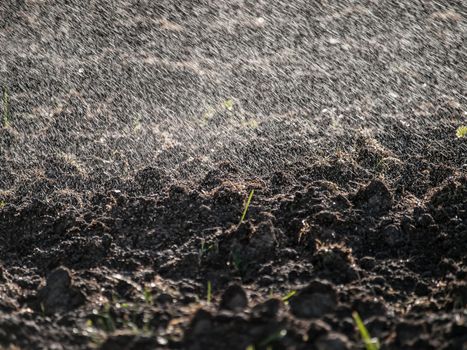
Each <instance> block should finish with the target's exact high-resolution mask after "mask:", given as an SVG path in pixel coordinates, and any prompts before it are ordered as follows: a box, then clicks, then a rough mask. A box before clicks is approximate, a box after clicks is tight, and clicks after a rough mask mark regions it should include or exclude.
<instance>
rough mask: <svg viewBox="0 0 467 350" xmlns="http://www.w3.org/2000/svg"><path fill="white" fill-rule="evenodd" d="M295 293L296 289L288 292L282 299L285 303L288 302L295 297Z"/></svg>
mask: <svg viewBox="0 0 467 350" xmlns="http://www.w3.org/2000/svg"><path fill="white" fill-rule="evenodd" d="M295 294H297V291H296V290H293V291H291V292H289V293H287V294H286V295H285V296H283V297H282V301H283V302H284V303H287V302H288V301H289V300H290V299H291V298H293V297H294V295H295Z"/></svg>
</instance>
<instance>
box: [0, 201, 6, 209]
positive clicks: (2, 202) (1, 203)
mask: <svg viewBox="0 0 467 350" xmlns="http://www.w3.org/2000/svg"><path fill="white" fill-rule="evenodd" d="M5 205H6V203H5V201H0V209H2V208H3V207H4V206H5Z"/></svg>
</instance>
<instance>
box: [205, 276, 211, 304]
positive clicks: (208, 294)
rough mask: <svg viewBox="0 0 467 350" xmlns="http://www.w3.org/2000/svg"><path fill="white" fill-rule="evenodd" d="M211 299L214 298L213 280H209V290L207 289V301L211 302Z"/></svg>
mask: <svg viewBox="0 0 467 350" xmlns="http://www.w3.org/2000/svg"><path fill="white" fill-rule="evenodd" d="M211 300H212V283H211V281H208V291H207V297H206V301H207V302H208V304H211Z"/></svg>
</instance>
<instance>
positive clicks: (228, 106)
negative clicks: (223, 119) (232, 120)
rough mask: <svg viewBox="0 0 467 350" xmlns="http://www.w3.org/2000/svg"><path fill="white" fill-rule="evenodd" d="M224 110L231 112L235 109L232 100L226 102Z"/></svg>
mask: <svg viewBox="0 0 467 350" xmlns="http://www.w3.org/2000/svg"><path fill="white" fill-rule="evenodd" d="M224 108H225V109H227V110H229V111H231V110H232V109H233V100H232V99H228V100H225V101H224Z"/></svg>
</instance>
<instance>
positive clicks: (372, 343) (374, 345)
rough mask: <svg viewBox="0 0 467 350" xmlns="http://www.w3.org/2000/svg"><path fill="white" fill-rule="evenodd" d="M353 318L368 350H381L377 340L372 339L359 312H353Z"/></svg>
mask: <svg viewBox="0 0 467 350" xmlns="http://www.w3.org/2000/svg"><path fill="white" fill-rule="evenodd" d="M352 317H353V319H354V321H355V324H356V325H357V328H358V331H359V332H360V336H361V337H362V340H363V343H364V344H365V349H366V350H379V341H378V339H376V338H371V336H370V333H369V332H368V329H366V327H365V325H364V323H363V321H362V319H361V318H360V315H359V314H358V312H353V313H352Z"/></svg>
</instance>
